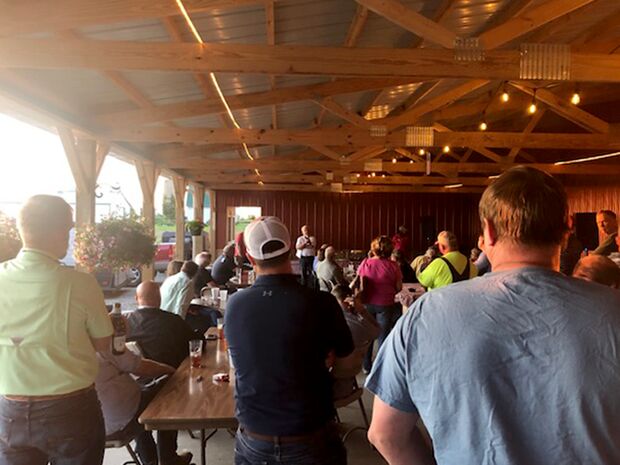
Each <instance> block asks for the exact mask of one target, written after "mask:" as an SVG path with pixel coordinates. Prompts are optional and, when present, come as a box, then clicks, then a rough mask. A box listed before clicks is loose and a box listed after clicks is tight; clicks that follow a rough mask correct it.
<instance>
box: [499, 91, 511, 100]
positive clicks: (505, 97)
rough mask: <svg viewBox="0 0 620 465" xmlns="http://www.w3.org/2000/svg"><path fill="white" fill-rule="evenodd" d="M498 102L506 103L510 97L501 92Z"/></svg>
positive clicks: (506, 93)
mask: <svg viewBox="0 0 620 465" xmlns="http://www.w3.org/2000/svg"><path fill="white" fill-rule="evenodd" d="M500 100H501V101H502V102H504V103H506V102H508V100H510V95H509V94H508V92H506V91H504V92H502V95H501V97H500Z"/></svg>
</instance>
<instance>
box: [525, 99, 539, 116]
mask: <svg viewBox="0 0 620 465" xmlns="http://www.w3.org/2000/svg"><path fill="white" fill-rule="evenodd" d="M537 110H538V107H536V104H535V103H534V102H532V103H531V104H530V106H529V107H527V112H528V113H529V114H530V115H533V114H534V113H536V111H537Z"/></svg>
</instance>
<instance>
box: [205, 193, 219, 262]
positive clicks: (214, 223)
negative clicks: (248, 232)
mask: <svg viewBox="0 0 620 465" xmlns="http://www.w3.org/2000/svg"><path fill="white" fill-rule="evenodd" d="M207 193H208V194H209V209H210V210H211V218H210V219H209V223H210V225H211V227H210V231H209V236H210V237H211V248H210V250H209V252H211V257H213V260H215V258H216V257H217V255H216V251H217V247H216V245H217V205H216V204H215V201H216V195H215V191H214V190H212V189H209V190H208V191H207Z"/></svg>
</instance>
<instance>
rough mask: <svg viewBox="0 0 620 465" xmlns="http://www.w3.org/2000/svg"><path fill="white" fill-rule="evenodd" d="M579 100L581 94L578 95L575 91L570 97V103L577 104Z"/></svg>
mask: <svg viewBox="0 0 620 465" xmlns="http://www.w3.org/2000/svg"><path fill="white" fill-rule="evenodd" d="M579 102H581V95H579V92H575V93H574V94H573V96H572V97H571V98H570V103H572V104H573V105H579Z"/></svg>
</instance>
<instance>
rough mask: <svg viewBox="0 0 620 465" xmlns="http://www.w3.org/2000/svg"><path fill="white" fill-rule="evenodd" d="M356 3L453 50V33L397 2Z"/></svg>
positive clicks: (388, 0)
mask: <svg viewBox="0 0 620 465" xmlns="http://www.w3.org/2000/svg"><path fill="white" fill-rule="evenodd" d="M357 2H358V3H360V4H361V5H364V6H365V7H367V8H368V9H369V10H371V11H374V12H375V13H377V14H378V15H380V16H383V17H384V18H386V19H387V20H389V21H391V22H393V23H394V24H397V25H399V26H400V27H402V28H404V29H406V30H408V31H410V32H413V33H414V34H415V35H417V36H419V37H421V38H423V39H425V40H427V41H429V42H433V43H435V44H438V45H441V46H442V47H445V48H454V41H455V39H456V34H455V33H454V32H452V31H450V30H449V29H446V28H445V27H443V26H441V25H440V24H438V23H436V22H435V21H433V20H431V19H429V18H427V17H426V16H424V15H421V14H419V13H417V12H415V11H414V10H412V9H411V8H409V7H408V6H406V5H403V4H402V3H401V2H399V1H397V0H357Z"/></svg>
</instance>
